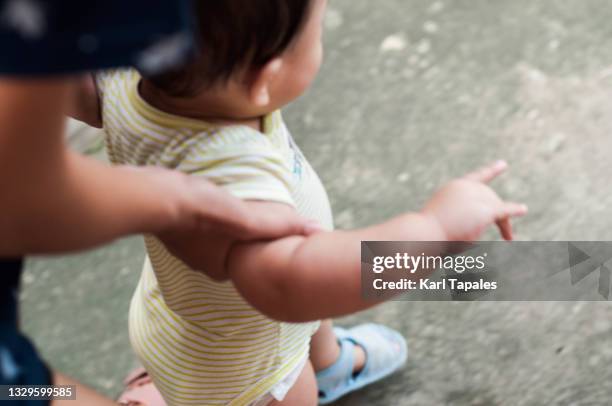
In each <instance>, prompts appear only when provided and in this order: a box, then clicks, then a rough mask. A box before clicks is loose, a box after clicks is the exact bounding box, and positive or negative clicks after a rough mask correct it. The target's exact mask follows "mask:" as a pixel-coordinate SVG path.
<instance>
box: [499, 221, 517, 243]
mask: <svg viewBox="0 0 612 406" xmlns="http://www.w3.org/2000/svg"><path fill="white" fill-rule="evenodd" d="M496 224H497V228H499V232H500V233H501V236H502V238H503V239H504V240H506V241H512V240H513V239H514V235H513V233H512V223H511V222H510V217H506V218H503V219H500V220H497V221H496Z"/></svg>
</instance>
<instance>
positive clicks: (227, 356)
mask: <svg viewBox="0 0 612 406" xmlns="http://www.w3.org/2000/svg"><path fill="white" fill-rule="evenodd" d="M139 81H140V76H139V75H138V73H137V72H136V71H134V70H112V71H107V72H102V73H100V74H99V75H97V80H96V82H97V86H98V91H99V94H100V99H101V104H102V114H103V120H104V127H105V130H106V134H107V150H108V154H109V157H110V159H111V161H112V162H113V163H117V164H132V165H157V166H163V167H167V168H174V169H178V170H181V171H183V172H186V173H189V174H191V175H193V176H202V177H204V178H206V179H208V180H210V181H212V182H214V183H216V184H217V185H219V186H221V187H223V188H225V189H226V190H228V191H229V192H230V193H232V194H233V195H235V196H237V197H239V198H242V199H249V200H266V201H274V202H281V203H285V204H288V205H291V206H293V207H295V208H296V209H297V210H298V212H299V213H300V214H302V215H304V216H306V217H309V218H313V219H316V220H319V221H320V222H321V223H322V224H323V225H324V226H325V227H327V228H329V229H331V228H332V227H333V224H332V215H331V210H330V206H329V201H328V198H327V194H326V192H325V189H324V188H323V186H322V184H321V182H320V180H319V178H318V176H317V175H316V173H315V172H314V170H313V169H312V167H311V166H310V165H309V163H308V162H307V161H306V160H305V159H304V156H303V155H302V153H301V152H300V150H299V148H297V146H296V145H295V144H294V143H293V140H292V138H291V135H290V133H289V131H288V130H287V128H286V126H285V124H284V123H283V121H282V118H281V115H280V113H279V112H276V113H273V114H270V115H269V116H268V117H266V118H265V119H264V126H263V127H264V129H263V132H258V131H255V130H254V129H251V128H249V127H245V126H229V127H221V128H220V127H215V126H212V125H209V124H206V123H204V122H202V121H199V120H193V119H188V118H183V117H179V116H175V115H171V114H167V113H165V112H162V111H160V110H157V109H156V108H154V107H152V106H151V105H149V104H148V103H146V102H145V101H144V100H143V99H142V98H141V97H140V95H139V93H138V83H139ZM145 242H146V247H147V252H148V257H147V259H146V261H145V265H144V269H143V272H142V276H141V279H140V282H139V284H138V287H137V288H136V292H135V293H134V297H133V298H132V303H131V306H130V317H129V320H130V339H131V342H132V345H133V347H134V349H135V351H136V353H137V354H138V356H139V358H140V359H141V361H142V362H143V364H144V366H145V367H146V369H147V370H148V372H149V373H150V374H151V376H152V377H153V380H154V382H155V384H156V385H157V387H158V388H159V389H160V390H161V392H162V394H163V396H164V398H165V399H166V401H167V402H168V403H169V404H170V405H221V404H223V405H225V404H230V405H249V404H252V403H253V402H255V401H257V400H259V399H260V398H261V397H262V396H265V395H267V394H269V393H270V391H273V390H274V389H275V386H280V384H282V383H283V380H286V379H287V376H288V375H295V370H296V368H299V367H300V365H302V364H303V362H304V359H306V357H307V356H308V351H309V344H310V337H311V335H312V334H313V333H314V332H315V331H316V329H317V328H318V323H305V324H290V323H280V322H277V321H273V320H270V319H268V318H267V317H265V316H264V315H262V314H260V313H259V312H257V311H256V310H255V309H253V308H252V307H251V306H250V305H249V304H248V303H246V302H245V300H244V299H242V297H241V296H240V295H239V294H238V292H237V291H236V289H235V287H234V286H233V284H232V283H231V282H226V283H218V282H215V281H213V280H212V279H209V278H208V277H206V276H205V275H204V274H202V273H198V272H195V271H193V270H191V269H189V268H188V267H187V266H186V265H184V264H183V263H182V262H181V261H179V260H178V259H176V258H174V257H173V256H172V255H170V254H169V253H168V252H167V251H166V249H165V248H164V246H163V245H162V244H161V243H160V242H159V241H158V240H156V239H155V238H153V237H150V236H147V237H145ZM253 283H258V282H257V281H253Z"/></svg>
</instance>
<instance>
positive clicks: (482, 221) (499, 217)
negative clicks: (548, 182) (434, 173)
mask: <svg viewBox="0 0 612 406" xmlns="http://www.w3.org/2000/svg"><path fill="white" fill-rule="evenodd" d="M507 168H508V164H507V163H506V162H504V161H498V162H496V163H494V164H492V165H489V166H486V167H483V168H481V169H479V170H477V171H474V172H472V173H469V174H468V175H466V176H464V177H462V178H459V179H456V180H454V181H452V182H450V183H449V184H447V185H446V186H444V187H443V188H442V189H440V190H439V191H438V192H437V193H436V194H435V195H434V197H433V198H432V199H431V200H430V201H429V202H428V203H427V204H426V205H425V208H424V209H423V213H424V214H425V215H427V216H429V217H430V218H432V219H433V220H434V221H435V222H436V223H437V224H439V226H440V229H441V231H442V232H443V233H444V235H445V236H446V238H447V240H448V241H475V240H477V239H479V238H480V236H481V235H482V233H483V232H484V231H485V229H486V228H487V227H488V226H490V225H492V224H493V223H495V224H497V227H498V228H499V231H500V233H501V235H502V237H503V238H504V239H505V240H512V239H513V235H512V224H511V222H510V219H511V218H512V217H518V216H524V215H525V214H527V206H526V205H524V204H519V203H513V202H505V201H503V200H502V199H501V198H500V197H499V196H498V195H497V193H495V191H494V190H493V189H491V188H490V187H489V186H488V185H487V183H489V182H490V181H492V180H493V179H495V178H496V177H498V176H499V175H501V174H502V173H504V172H505V171H506V169H507Z"/></svg>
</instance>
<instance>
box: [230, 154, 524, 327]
mask: <svg viewBox="0 0 612 406" xmlns="http://www.w3.org/2000/svg"><path fill="white" fill-rule="evenodd" d="M504 170H505V164H504V163H497V164H495V165H493V166H490V167H488V168H484V169H481V170H480V171H477V172H474V173H472V174H470V175H468V176H466V177H464V178H461V179H458V180H455V181H453V182H451V183H450V184H449V185H447V186H446V187H445V188H443V189H442V190H441V191H440V192H438V194H436V195H435V196H434V198H433V199H432V200H431V201H430V202H429V203H428V204H427V205H426V207H425V209H424V210H423V211H422V212H420V213H409V214H405V215H402V216H399V217H397V218H395V219H393V220H390V221H388V222H386V223H384V224H380V225H376V226H373V227H369V228H364V229H361V230H355V231H336V232H330V233H320V234H317V235H313V236H311V237H298V236H296V237H289V238H284V239H280V240H276V241H272V242H260V243H251V244H242V245H236V246H234V247H233V249H231V251H230V252H229V254H228V256H227V259H226V262H225V268H226V271H227V273H228V276H229V277H230V279H232V281H233V282H234V284H235V286H236V287H237V289H238V290H239V291H240V293H241V294H242V295H243V296H244V297H245V299H246V300H247V301H249V302H250V303H251V304H252V305H253V306H254V307H255V308H257V309H258V310H259V311H261V312H262V313H264V314H266V315H268V316H270V317H272V318H275V319H279V320H283V321H288V322H302V321H310V320H317V319H323V318H329V317H336V316H341V315H345V314H349V313H353V312H356V311H360V310H363V309H366V308H368V307H371V306H373V305H374V304H376V303H374V302H371V301H364V300H362V298H361V285H360V283H361V273H360V272H361V271H360V270H361V254H360V246H361V241H372V240H382V241H392V240H396V241H445V240H456V241H472V240H475V239H477V238H479V236H480V235H481V234H482V232H483V231H484V230H485V228H486V227H487V226H489V225H491V224H494V223H497V224H498V226H499V228H500V230H501V231H502V235H503V236H504V238H506V239H511V238H512V231H511V229H510V223H509V219H510V218H511V217H514V216H518V215H523V214H525V213H526V210H527V209H526V207H525V206H523V205H518V204H515V203H507V202H503V201H502V200H501V199H500V198H499V197H498V196H497V194H495V192H493V190H492V189H490V188H489V187H488V186H486V185H485V182H488V181H489V180H491V179H493V178H495V177H496V176H498V175H499V174H500V173H501V172H503V171H504ZM252 204H262V203H252ZM276 206H278V205H276ZM271 209H272V208H271ZM284 209H285V210H290V209H289V208H288V207H287V208H284ZM274 210H283V209H282V208H281V207H276V208H274ZM419 254H420V252H419ZM427 254H429V255H435V254H437V253H427Z"/></svg>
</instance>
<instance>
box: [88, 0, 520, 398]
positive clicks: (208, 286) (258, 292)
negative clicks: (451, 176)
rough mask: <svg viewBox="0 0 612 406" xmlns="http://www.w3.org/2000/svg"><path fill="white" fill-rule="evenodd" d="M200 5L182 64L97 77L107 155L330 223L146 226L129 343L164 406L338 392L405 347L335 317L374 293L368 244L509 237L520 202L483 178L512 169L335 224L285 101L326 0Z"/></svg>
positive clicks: (310, 63) (379, 330) (298, 85)
mask: <svg viewBox="0 0 612 406" xmlns="http://www.w3.org/2000/svg"><path fill="white" fill-rule="evenodd" d="M196 3H197V10H196V11H195V12H196V17H197V19H198V23H199V26H200V27H201V32H200V33H199V52H198V55H197V57H196V58H195V59H194V60H193V62H191V63H190V64H189V65H187V66H184V67H182V68H180V69H176V70H174V71H170V72H168V73H166V74H163V75H160V76H153V77H142V76H141V75H140V74H139V73H138V72H136V71H134V70H119V71H108V72H103V73H100V74H98V75H97V77H96V84H97V90H98V94H99V97H100V101H101V106H102V118H103V123H104V127H105V129H106V132H107V146H108V153H109V156H110V159H111V160H112V161H113V162H114V163H117V164H131V165H158V166H163V167H166V168H173V169H177V170H180V171H183V172H186V173H189V174H191V175H192V176H198V177H205V178H207V179H209V180H211V181H212V182H214V183H215V184H217V185H220V186H222V187H223V188H225V189H226V190H227V191H229V192H230V193H232V194H234V195H235V196H238V197H240V198H242V199H244V200H246V201H248V204H249V205H250V207H251V208H252V210H270V211H276V212H282V211H287V210H297V211H298V212H299V213H300V214H301V215H303V216H305V217H308V218H312V219H314V220H316V221H317V222H318V223H319V224H320V225H322V226H323V228H324V229H325V231H322V232H320V233H316V234H314V235H312V236H294V237H288V238H283V239H279V240H275V241H261V242H257V243H240V242H237V241H234V240H232V239H231V238H224V237H223V236H220V235H219V234H218V233H215V232H214V231H215V230H210V237H208V238H198V239H187V240H185V239H184V238H183V239H181V238H178V237H176V236H163V237H160V236H157V237H154V236H147V237H146V246H147V251H148V257H147V260H146V263H145V266H144V270H143V273H142V277H141V279H140V282H139V284H138V287H137V289H136V292H135V294H134V297H133V299H132V303H131V308H130V317H129V319H130V337H131V342H132V344H133V346H134V349H135V350H136V353H137V354H138V356H139V357H140V359H141V360H142V362H143V364H144V365H145V367H146V369H147V371H148V372H149V373H150V374H151V376H152V378H153V381H154V382H155V384H156V385H157V387H158V388H159V389H160V391H161V393H162V394H163V397H164V399H165V400H166V402H167V403H169V404H171V405H225V404H228V405H267V404H276V405H315V404H317V403H329V402H332V401H334V400H336V399H338V398H339V397H341V396H343V395H345V394H346V393H348V392H350V391H353V390H355V389H358V388H361V387H363V386H365V385H367V384H370V383H372V382H374V381H377V380H380V379H382V378H383V377H385V376H387V375H389V374H391V373H393V372H394V371H396V370H398V369H399V368H400V367H401V366H402V365H403V364H404V362H405V360H406V355H407V350H406V344H405V341H404V339H403V338H402V337H401V335H399V334H398V333H397V332H395V331H393V330H391V329H388V328H386V327H383V326H379V325H375V324H365V325H361V326H358V327H355V328H351V329H339V328H333V327H332V323H331V322H330V321H329V320H327V319H329V318H331V317H336V316H341V315H346V314H350V313H354V312H357V311H360V310H363V309H366V308H368V307H370V306H373V305H374V304H375V303H373V302H368V301H364V300H363V299H362V297H361V287H360V281H361V276H360V267H361V264H360V258H361V257H360V242H361V241H362V240H407V241H411V240H421V241H446V240H461V241H472V240H475V239H477V238H479V236H480V235H481V234H482V232H483V231H484V230H485V229H486V228H487V227H488V226H490V225H492V224H495V223H497V224H498V226H499V228H500V229H501V231H502V235H503V236H504V237H505V238H506V239H511V238H512V231H511V227H510V218H511V217H513V216H520V215H523V214H525V213H526V207H525V206H523V205H520V204H515V203H507V202H504V201H502V200H501V199H500V198H499V197H498V196H497V195H496V194H495V192H494V191H493V190H491V189H490V188H489V187H488V186H486V184H485V183H486V182H488V181H489V180H491V179H493V178H495V177H496V176H498V175H499V174H500V173H502V172H503V171H504V170H505V168H506V165H505V164H504V163H503V162H499V163H496V164H494V165H492V166H490V167H487V168H484V169H482V170H480V171H477V172H475V173H473V174H470V175H468V176H465V177H463V178H460V179H458V180H455V181H453V182H451V183H450V184H449V185H448V186H446V187H444V188H443V189H441V191H439V192H438V193H437V194H436V195H435V196H434V197H433V199H432V200H430V201H429V202H428V203H427V204H426V206H425V208H424V209H423V210H421V211H420V212H414V213H407V214H404V215H401V216H399V217H397V218H394V219H391V220H389V221H387V222H385V223H383V224H378V225H375V226H372V227H368V228H364V229H360V230H353V231H333V221H332V214H331V210H330V205H329V201H328V197H327V195H326V192H325V189H324V187H323V186H322V184H321V182H320V180H319V178H318V176H317V174H316V173H315V172H314V170H313V169H312V167H311V166H310V165H309V163H308V161H307V160H306V159H305V157H304V155H303V154H302V152H301V151H300V149H299V147H298V146H297V145H296V144H295V142H294V140H293V138H292V137H291V134H290V133H289V131H288V129H287V127H286V126H285V124H284V122H283V119H282V117H281V113H280V112H279V109H280V108H282V107H283V106H285V105H287V104H288V103H289V102H291V101H292V100H294V99H296V98H297V97H299V96H300V95H301V94H303V93H304V91H305V90H306V89H307V88H308V87H309V86H310V84H311V82H312V81H313V79H314V78H315V76H316V74H317V72H318V70H319V66H320V64H321V59H322V43H321V35H322V20H323V16H324V11H325V7H326V0H224V1H218V0H200V1H197V2H196ZM162 240H163V243H162V242H161V241H162ZM170 247H171V248H170ZM419 254H420V253H419ZM187 258H189V260H188V261H187V260H186V259H187ZM186 263H189V264H190V265H192V266H191V267H190V266H188V265H187V264H186ZM195 268H197V271H196V270H194V269H195ZM320 320H324V321H320Z"/></svg>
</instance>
